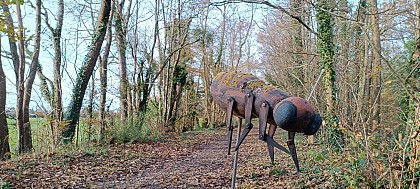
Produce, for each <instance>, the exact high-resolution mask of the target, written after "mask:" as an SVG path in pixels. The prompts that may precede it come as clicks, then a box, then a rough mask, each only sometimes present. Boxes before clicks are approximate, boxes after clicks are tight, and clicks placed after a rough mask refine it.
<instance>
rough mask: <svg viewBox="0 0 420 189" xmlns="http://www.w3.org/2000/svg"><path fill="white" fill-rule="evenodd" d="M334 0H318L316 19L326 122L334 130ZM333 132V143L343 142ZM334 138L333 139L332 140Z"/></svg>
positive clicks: (335, 94) (335, 92)
mask: <svg viewBox="0 0 420 189" xmlns="http://www.w3.org/2000/svg"><path fill="white" fill-rule="evenodd" d="M332 5H333V1H331V0H318V2H317V6H318V9H317V13H316V19H317V24H318V28H317V29H318V40H317V51H318V53H319V56H320V61H321V65H322V67H323V69H324V70H325V73H324V76H323V84H324V90H325V98H326V99H325V101H326V110H327V116H326V118H325V123H326V125H327V126H328V127H329V128H332V131H335V130H336V129H337V127H338V120H337V115H336V104H337V99H336V97H337V88H336V83H335V82H336V73H335V71H336V68H335V64H334V42H333V25H334V18H333V16H332V14H331V13H332V11H333V7H332ZM336 134H337V133H333V134H332V135H330V136H329V138H328V139H329V140H330V141H331V142H332V144H335V145H336V144H337V145H340V144H341V136H337V135H336ZM331 139H332V140H331Z"/></svg>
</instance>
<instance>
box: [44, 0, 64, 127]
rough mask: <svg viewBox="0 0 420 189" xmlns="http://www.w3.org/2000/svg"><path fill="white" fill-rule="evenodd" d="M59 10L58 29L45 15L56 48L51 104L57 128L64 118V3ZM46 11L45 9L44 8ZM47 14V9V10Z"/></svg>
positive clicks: (60, 2)
mask: <svg viewBox="0 0 420 189" xmlns="http://www.w3.org/2000/svg"><path fill="white" fill-rule="evenodd" d="M57 3H58V9H57V23H56V27H55V28H53V27H52V26H51V24H50V22H49V18H48V14H44V18H45V19H44V20H45V23H46V25H47V27H48V29H49V30H50V32H51V34H52V37H53V47H54V64H53V70H54V81H53V83H54V87H53V94H52V95H51V96H52V97H53V98H52V101H51V103H52V104H50V105H51V109H52V111H53V113H52V115H53V123H54V124H53V125H54V127H55V128H59V127H60V126H61V121H62V117H63V103H62V89H61V77H62V76H61V61H62V60H61V59H62V52H61V49H62V47H61V32H62V30H63V20H64V1H63V0H59V1H58V2H57ZM44 9H45V8H44ZM45 10H46V12H48V11H47V9H45Z"/></svg>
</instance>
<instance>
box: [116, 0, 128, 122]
mask: <svg viewBox="0 0 420 189" xmlns="http://www.w3.org/2000/svg"><path fill="white" fill-rule="evenodd" d="M131 2H132V1H131V0H129V2H128V9H127V12H126V14H125V15H124V16H123V7H124V3H125V0H121V1H120V3H116V9H115V12H114V17H115V35H116V39H117V45H118V56H119V61H118V62H119V65H120V115H121V120H122V121H123V120H125V119H126V118H127V116H128V108H131V101H130V102H128V96H129V95H130V94H131V92H130V91H131V90H130V87H129V82H128V77H127V56H126V52H127V27H128V26H127V25H128V20H129V18H130V17H129V16H130V10H131Z"/></svg>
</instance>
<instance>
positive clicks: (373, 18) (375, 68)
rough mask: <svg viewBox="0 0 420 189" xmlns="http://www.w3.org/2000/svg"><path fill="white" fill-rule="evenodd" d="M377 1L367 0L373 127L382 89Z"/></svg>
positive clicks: (377, 113) (376, 120)
mask: <svg viewBox="0 0 420 189" xmlns="http://www.w3.org/2000/svg"><path fill="white" fill-rule="evenodd" d="M377 4H378V3H377V0H369V10H370V23H371V33H372V66H371V68H372V74H371V77H372V94H371V98H370V100H371V102H370V103H369V104H371V108H372V121H373V125H374V126H375V125H377V124H379V123H380V120H381V119H380V105H381V88H382V71H381V70H382V64H381V52H382V50H381V49H382V48H381V38H380V30H379V14H378V5H377Z"/></svg>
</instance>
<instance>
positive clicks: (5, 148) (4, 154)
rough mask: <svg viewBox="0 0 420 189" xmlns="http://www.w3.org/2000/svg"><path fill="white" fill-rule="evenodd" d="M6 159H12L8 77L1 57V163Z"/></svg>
mask: <svg viewBox="0 0 420 189" xmlns="http://www.w3.org/2000/svg"><path fill="white" fill-rule="evenodd" d="M0 44H1V38H0ZM0 54H1V46H0ZM6 159H10V145H9V128H8V127H7V120H6V76H5V75H4V71H3V64H2V62H1V56H0V161H1V160H6Z"/></svg>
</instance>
